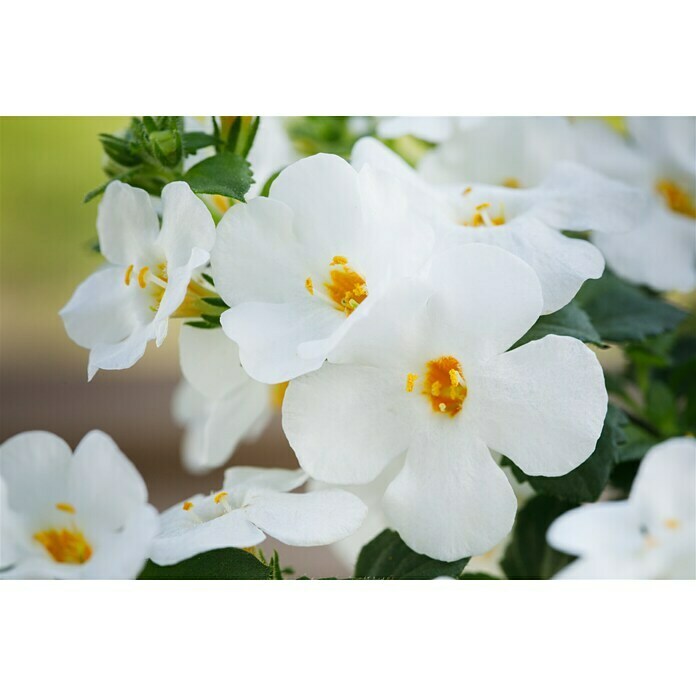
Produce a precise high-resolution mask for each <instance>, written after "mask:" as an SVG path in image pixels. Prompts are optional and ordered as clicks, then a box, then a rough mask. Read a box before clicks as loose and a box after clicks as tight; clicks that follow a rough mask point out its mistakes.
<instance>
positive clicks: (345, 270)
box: [324, 256, 367, 314]
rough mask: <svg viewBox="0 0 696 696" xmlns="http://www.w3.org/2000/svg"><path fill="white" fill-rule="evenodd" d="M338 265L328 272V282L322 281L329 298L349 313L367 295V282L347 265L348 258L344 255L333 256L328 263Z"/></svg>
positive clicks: (337, 307) (337, 306)
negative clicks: (329, 280) (329, 279)
mask: <svg viewBox="0 0 696 696" xmlns="http://www.w3.org/2000/svg"><path fill="white" fill-rule="evenodd" d="M329 265H330V266H339V268H332V269H331V271H330V272H329V276H330V278H331V282H330V283H324V287H326V289H327V290H328V294H329V298H330V299H331V300H332V301H333V302H334V304H335V305H336V309H340V310H341V311H343V312H345V313H346V314H351V313H352V312H353V311H354V310H356V309H357V308H358V306H359V305H360V303H361V302H362V301H363V300H364V299H365V298H366V297H367V284H366V282H365V278H363V277H362V276H361V275H360V274H359V273H358V272H357V271H354V270H353V269H352V268H351V267H350V266H349V265H348V259H346V258H345V257H344V256H334V257H333V260H332V261H331V263H330V264H329Z"/></svg>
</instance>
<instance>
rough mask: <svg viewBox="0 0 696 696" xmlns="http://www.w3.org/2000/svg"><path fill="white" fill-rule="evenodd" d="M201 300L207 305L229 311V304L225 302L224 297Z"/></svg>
mask: <svg viewBox="0 0 696 696" xmlns="http://www.w3.org/2000/svg"><path fill="white" fill-rule="evenodd" d="M201 299H202V300H203V302H205V303H206V304H209V305H213V307H225V308H226V309H229V306H228V304H227V302H225V300H223V299H222V297H203V298H201Z"/></svg>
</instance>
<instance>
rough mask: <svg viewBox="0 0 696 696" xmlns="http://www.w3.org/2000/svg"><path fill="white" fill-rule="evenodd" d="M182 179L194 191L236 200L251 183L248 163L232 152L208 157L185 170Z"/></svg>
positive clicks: (239, 199) (244, 192)
mask: <svg viewBox="0 0 696 696" xmlns="http://www.w3.org/2000/svg"><path fill="white" fill-rule="evenodd" d="M184 180H185V181H187V182H188V184H189V186H190V187H191V188H192V189H193V190H194V191H195V192H196V193H213V194H215V193H217V194H219V195H221V196H228V197H229V198H234V199H236V200H238V201H244V195H245V194H246V192H247V191H248V190H249V187H250V186H251V184H252V183H253V178H252V176H251V168H250V167H249V163H248V162H247V161H246V160H245V159H244V158H243V157H241V156H240V155H238V154H236V153H234V152H221V153H220V154H219V155H215V156H214V157H208V159H204V160H203V161H202V162H199V163H198V164H196V165H195V166H193V167H191V169H189V170H188V172H186V174H185V175H184Z"/></svg>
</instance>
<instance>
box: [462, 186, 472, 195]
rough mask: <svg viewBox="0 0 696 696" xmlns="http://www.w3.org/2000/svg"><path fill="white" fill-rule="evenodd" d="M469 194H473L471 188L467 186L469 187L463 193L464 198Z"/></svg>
mask: <svg viewBox="0 0 696 696" xmlns="http://www.w3.org/2000/svg"><path fill="white" fill-rule="evenodd" d="M467 193H471V186H467V187H466V188H465V189H464V190H463V191H462V196H466V195H467Z"/></svg>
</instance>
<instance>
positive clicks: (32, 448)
mask: <svg viewBox="0 0 696 696" xmlns="http://www.w3.org/2000/svg"><path fill="white" fill-rule="evenodd" d="M71 460H72V451H71V450H70V447H69V446H68V445H67V443H66V442H65V441H64V440H62V439H61V438H59V437H58V436H57V435H53V434H52V433H47V432H43V431H38V430H37V431H32V432H26V433H20V434H19V435H15V436H14V437H11V438H10V439H9V440H6V441H5V442H4V443H3V444H2V446H0V476H2V480H3V481H4V483H5V492H6V495H7V501H8V503H9V506H10V507H11V508H12V509H13V510H14V511H15V512H16V513H19V514H21V515H22V516H26V517H32V516H34V515H37V514H41V511H42V510H43V508H45V507H46V506H47V505H48V506H50V507H53V505H54V504H55V503H61V502H69V501H66V500H65V496H66V494H67V488H66V482H67V477H68V470H69V467H70V463H71Z"/></svg>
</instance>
